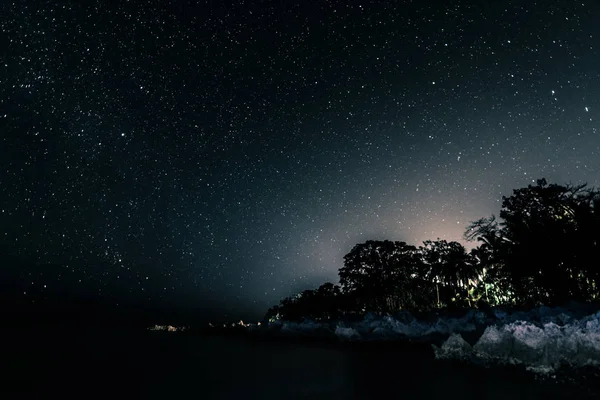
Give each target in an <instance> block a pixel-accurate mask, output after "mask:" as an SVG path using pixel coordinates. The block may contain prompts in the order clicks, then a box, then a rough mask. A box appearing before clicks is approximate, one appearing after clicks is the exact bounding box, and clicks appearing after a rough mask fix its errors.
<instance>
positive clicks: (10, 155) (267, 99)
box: [0, 0, 600, 316]
mask: <svg viewBox="0 0 600 400" xmlns="http://www.w3.org/2000/svg"><path fill="white" fill-rule="evenodd" d="M599 17H600V3H598V2H596V1H592V0H579V1H573V0H547V1H537V2H536V1H531V0H527V1H525V0H513V1H493V2H489V1H481V0H470V1H468V0H466V1H453V2H442V1H398V2H394V1H382V2H375V1H364V2H355V1H337V0H331V1H309V0H307V1H305V2H299V3H298V2H292V1H275V0H262V1H259V0H256V1H248V0H246V1H235V2H231V3H230V2H227V1H207V2H195V1H179V0H170V1H169V0H160V1H159V0H150V1H146V2H135V1H119V2H109V1H101V0H96V1H68V0H67V1H62V2H48V1H40V0H26V1H25V0H15V1H13V2H2V4H1V5H0V28H1V30H2V35H0V49H2V51H1V52H2V57H1V58H0V160H1V161H0V227H1V229H2V230H1V232H0V235H1V237H0V252H1V253H0V255H1V256H2V259H0V263H2V264H3V265H2V267H1V272H0V274H1V275H2V276H0V278H2V280H3V281H4V282H9V283H10V288H11V290H12V292H11V293H13V294H14V295H15V296H19V297H20V298H22V300H23V301H28V300H27V299H29V298H34V297H35V298H40V296H42V298H43V297H44V296H58V295H62V296H65V295H67V294H68V295H69V296H72V298H74V299H75V298H78V296H84V297H85V296H87V298H93V299H97V300H98V301H103V302H106V303H111V304H115V305H117V304H134V303H135V304H142V303H143V304H148V305H152V306H156V307H163V306H165V305H166V307H171V308H173V309H176V308H182V307H188V308H190V307H191V308H194V309H197V310H200V311H199V312H208V310H213V311H214V310H220V311H219V312H223V313H229V314H230V315H238V314H244V315H252V316H255V315H256V316H260V315H262V314H263V313H264V311H266V308H268V307H269V306H270V305H272V304H275V303H277V302H278V301H279V299H280V298H281V297H283V296H288V295H290V294H292V293H293V292H296V291H299V290H303V289H307V288H313V287H316V286H317V285H319V284H320V283H323V282H325V281H333V282H337V270H338V268H340V267H341V266H342V257H343V255H344V254H346V253H347V252H348V251H349V250H350V249H351V248H352V246H353V245H354V244H356V243H359V242H362V241H365V240H367V239H394V240H404V241H406V242H408V243H411V244H415V245H419V244H421V242H422V241H423V240H426V239H436V238H438V237H439V238H442V239H447V240H462V239H461V237H462V234H463V232H464V229H465V227H466V225H467V224H468V223H469V222H470V221H473V220H476V219H478V218H480V217H484V216H489V215H491V214H492V213H495V214H497V213H498V212H499V210H500V206H501V199H502V196H503V195H510V194H511V191H512V189H515V188H518V187H523V186H526V185H527V184H529V183H532V182H533V181H535V180H536V179H538V178H542V177H545V178H546V179H547V180H548V181H549V182H551V183H552V182H556V183H568V182H573V183H582V182H588V183H589V184H590V185H592V186H598V185H599V184H600V132H598V128H599V124H598V120H599V119H600V72H599V69H598V66H599V65H600V57H599V49H600V28H599V24H598V19H599ZM36 296H37V297H36ZM202 310H204V311H202Z"/></svg>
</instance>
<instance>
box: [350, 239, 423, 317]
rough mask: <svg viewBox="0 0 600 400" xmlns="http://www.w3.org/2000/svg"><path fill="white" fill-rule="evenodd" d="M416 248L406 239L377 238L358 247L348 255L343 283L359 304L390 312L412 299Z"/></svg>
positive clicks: (366, 307)
mask: <svg viewBox="0 0 600 400" xmlns="http://www.w3.org/2000/svg"><path fill="white" fill-rule="evenodd" d="M415 255H416V248H415V247H414V246H410V245H408V244H406V243H405V242H392V241H389V240H385V241H373V240H369V241H367V242H365V243H362V244H358V245H356V246H354V248H353V249H352V251H350V253H348V254H346V255H345V256H344V266H343V267H342V268H340V270H339V275H340V283H341V286H342V289H343V291H344V292H345V293H347V294H349V295H351V296H353V297H354V298H355V300H356V301H357V302H358V304H359V307H361V308H364V309H369V310H371V311H377V312H390V311H394V310H397V309H400V308H402V307H403V306H405V305H406V304H407V303H409V302H410V298H411V294H410V284H409V283H410V280H411V278H412V277H413V276H416V273H417V270H416V261H417V258H416V257H415Z"/></svg>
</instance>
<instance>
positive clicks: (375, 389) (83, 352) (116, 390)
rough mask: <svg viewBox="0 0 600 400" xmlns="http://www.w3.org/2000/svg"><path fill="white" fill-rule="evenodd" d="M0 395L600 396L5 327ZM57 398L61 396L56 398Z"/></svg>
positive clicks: (404, 359)
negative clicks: (7, 329)
mask: <svg viewBox="0 0 600 400" xmlns="http://www.w3.org/2000/svg"><path fill="white" fill-rule="evenodd" d="M1 338H2V354H0V356H1V359H0V363H1V364H0V365H2V369H1V371H0V372H1V374H2V375H1V378H0V384H1V388H0V398H1V399H5V398H32V399H40V398H63V399H64V398H82V399H83V398H126V397H128V398H132V397H134V398H175V396H186V397H188V396H189V397H192V396H193V397H194V398H198V399H240V398H252V399H372V398H379V397H382V396H384V398H393V399H458V398H460V399H465V400H466V399H477V400H482V399H567V398H600V396H598V393H594V392H591V391H590V390H589V389H586V388H580V387H577V386H573V385H571V386H565V385H556V384H551V383H542V382H539V381H535V380H534V379H533V378H532V377H531V376H530V375H527V374H524V373H522V372H515V371H504V370H490V369H484V368H478V367H473V366H465V365H457V364H449V363H445V362H437V361H435V360H433V359H432V358H431V357H430V356H428V355H426V354H423V352H416V351H414V352H413V351H409V350H406V349H405V350H398V349H389V350H382V349H377V350H373V349H360V350H350V349H341V348H337V347H331V346H330V347H328V346H325V345H314V344H312V345H311V344H290V343H281V342H278V343H269V342H250V341H248V340H244V339H240V338H218V337H217V338H215V337H200V336H191V335H181V334H177V333H175V334H169V333H162V332H138V333H125V332H110V333H101V334H100V333H95V334H90V333H83V332H75V331H60V330H53V331H43V332H40V331H31V330H30V331H19V330H11V331H6V330H5V331H4V332H3V334H2V336H1ZM57 396H58V397H57Z"/></svg>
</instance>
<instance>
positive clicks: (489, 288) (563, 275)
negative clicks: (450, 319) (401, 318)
mask: <svg viewBox="0 0 600 400" xmlns="http://www.w3.org/2000/svg"><path fill="white" fill-rule="evenodd" d="M465 239H466V240H468V241H476V242H477V243H478V246H477V247H475V248H473V249H472V250H471V251H470V252H468V251H467V250H466V249H465V247H464V246H463V245H461V244H460V243H458V242H447V241H445V240H439V239H438V240H435V241H426V242H424V243H423V245H422V246H419V247H416V246H412V245H409V244H407V243H405V242H399V241H389V240H385V241H373V240H370V241H367V242H365V243H361V244H357V245H356V246H354V248H353V249H352V250H351V251H350V252H349V253H348V254H347V255H346V256H344V266H343V267H342V268H340V269H339V278H340V281H339V285H334V284H332V283H325V284H323V285H321V286H320V287H319V288H318V289H316V290H305V291H303V292H302V293H299V294H298V295H296V296H293V297H288V298H285V299H283V300H282V301H281V302H280V304H279V305H277V306H275V307H272V308H271V309H269V311H268V313H267V315H266V318H268V319H277V318H282V319H286V320H298V319H302V318H313V319H330V318H338V317H340V316H342V315H347V314H352V313H364V312H365V311H372V312H377V313H393V312H396V311H399V310H412V311H415V310H417V311H427V310H431V309H434V308H441V307H483V306H494V305H524V306H531V305H537V304H545V305H560V304H564V303H565V302H567V301H569V300H575V301H581V302H585V301H592V300H596V299H598V297H599V296H600V292H599V288H600V192H599V191H598V190H595V189H590V188H587V185H585V184H584V185H578V186H573V185H570V184H569V185H557V184H548V183H547V182H546V180H544V179H541V180H538V181H537V183H536V185H529V186H527V187H526V188H521V189H516V190H514V191H513V194H512V196H509V197H503V201H502V209H501V211H500V218H499V220H497V219H496V217H495V216H493V215H492V216H491V217H488V218H482V219H480V220H478V221H475V222H473V223H471V224H470V225H469V227H468V228H467V231H466V232H465Z"/></svg>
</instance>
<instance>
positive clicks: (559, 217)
mask: <svg viewBox="0 0 600 400" xmlns="http://www.w3.org/2000/svg"><path fill="white" fill-rule="evenodd" d="M585 188H586V185H579V186H571V185H566V186H561V185H556V184H551V185H548V184H547V182H546V180H545V179H540V180H538V181H537V184H536V185H529V186H528V187H526V188H522V189H516V190H514V191H513V195H512V196H509V197H504V198H503V202H502V210H501V212H500V218H501V219H502V220H503V222H502V236H503V237H505V238H506V240H507V241H508V242H509V245H507V246H503V247H502V248H501V250H500V251H501V253H502V254H501V255H500V258H501V259H502V261H503V262H504V268H506V270H507V273H508V274H509V276H510V280H511V284H512V286H513V288H514V290H515V294H516V297H517V299H518V300H519V301H520V302H526V303H544V304H560V303H564V302H566V301H567V300H569V299H574V300H587V299H589V298H590V295H591V294H590V293H588V291H587V289H586V288H587V287H590V278H591V281H596V279H595V278H594V272H595V271H597V270H598V261H595V262H594V261H592V262H589V261H585V260H598V259H599V258H598V256H600V254H599V253H598V246H597V245H595V244H594V243H595V242H594V239H593V237H594V231H597V228H598V227H600V225H598V224H597V222H594V221H595V218H597V216H596V210H597V209H595V207H594V202H595V201H598V200H597V199H598V192H596V191H592V190H586V189H585ZM594 227H595V228H594ZM596 243H597V242H596Z"/></svg>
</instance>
